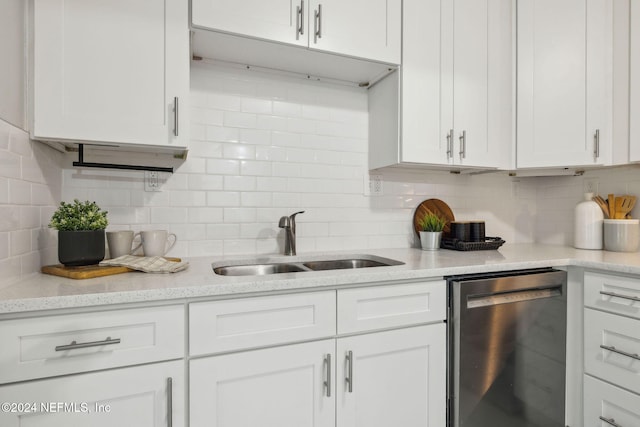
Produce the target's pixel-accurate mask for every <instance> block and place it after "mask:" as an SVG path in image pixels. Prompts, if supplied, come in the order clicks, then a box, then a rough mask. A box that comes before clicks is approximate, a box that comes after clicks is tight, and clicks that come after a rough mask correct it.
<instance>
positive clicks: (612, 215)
mask: <svg viewBox="0 0 640 427" xmlns="http://www.w3.org/2000/svg"><path fill="white" fill-rule="evenodd" d="M607 197H608V202H609V218H611V219H614V218H615V217H616V202H615V198H616V196H615V195H614V194H609V195H608V196H607Z"/></svg>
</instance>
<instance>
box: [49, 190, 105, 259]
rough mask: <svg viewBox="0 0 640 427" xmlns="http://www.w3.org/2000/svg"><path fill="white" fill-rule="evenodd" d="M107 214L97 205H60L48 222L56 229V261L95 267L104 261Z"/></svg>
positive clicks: (80, 203) (74, 203)
mask: <svg viewBox="0 0 640 427" xmlns="http://www.w3.org/2000/svg"><path fill="white" fill-rule="evenodd" d="M108 224H109V221H108V220H107V212H106V211H103V210H101V209H100V207H99V206H98V205H97V204H96V202H89V201H88V200H87V201H85V202H80V201H79V200H78V199H74V201H73V203H65V202H60V206H59V207H58V209H57V210H56V211H55V212H54V214H53V216H52V217H51V221H50V222H49V227H51V228H55V229H57V230H58V260H59V261H60V263H62V264H64V265H65V266H80V265H91V264H97V263H99V262H100V261H102V260H103V259H104V247H105V245H104V229H105V228H107V225H108Z"/></svg>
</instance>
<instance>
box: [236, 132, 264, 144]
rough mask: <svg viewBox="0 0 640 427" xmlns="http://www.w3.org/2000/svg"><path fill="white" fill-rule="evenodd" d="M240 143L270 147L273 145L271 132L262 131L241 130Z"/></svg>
mask: <svg viewBox="0 0 640 427" xmlns="http://www.w3.org/2000/svg"><path fill="white" fill-rule="evenodd" d="M240 142H241V143H243V144H250V145H251V144H253V145H267V146H268V145H270V144H271V132H269V131H267V130H262V129H240Z"/></svg>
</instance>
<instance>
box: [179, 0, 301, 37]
mask: <svg viewBox="0 0 640 427" xmlns="http://www.w3.org/2000/svg"><path fill="white" fill-rule="evenodd" d="M306 5H308V1H306V2H305V1H304V0H299V1H292V0H271V1H259V0H247V1H243V2H238V1H237V0H192V1H191V15H192V22H193V25H195V26H198V27H202V28H211V29H216V30H219V31H225V32H229V33H237V34H242V35H245V36H250V37H257V38H261V39H265V40H271V41H277V42H282V43H290V44H296V45H299V46H307V45H308V43H307V40H308V38H307V33H308V19H307V14H306V11H305V10H304V7H305V6H306Z"/></svg>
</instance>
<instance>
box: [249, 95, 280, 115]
mask: <svg viewBox="0 0 640 427" xmlns="http://www.w3.org/2000/svg"><path fill="white" fill-rule="evenodd" d="M241 109H242V111H243V112H245V113H256V114H271V113H272V112H273V102H272V101H271V100H269V99H254V98H244V99H243V100H242V101H241Z"/></svg>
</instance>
